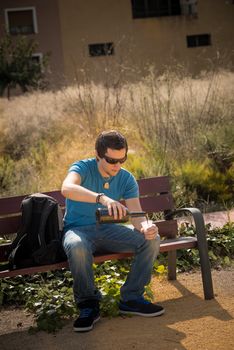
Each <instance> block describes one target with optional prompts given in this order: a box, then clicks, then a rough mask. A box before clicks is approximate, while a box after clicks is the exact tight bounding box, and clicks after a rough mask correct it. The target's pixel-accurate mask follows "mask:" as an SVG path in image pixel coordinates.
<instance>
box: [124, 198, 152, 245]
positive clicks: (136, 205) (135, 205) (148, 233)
mask: <svg viewBox="0 0 234 350" xmlns="http://www.w3.org/2000/svg"><path fill="white" fill-rule="evenodd" d="M125 203H126V206H127V208H128V210H129V211H142V208H141V203H140V200H139V198H130V199H126V200H125ZM145 221H147V218H146V217H145V216H142V217H138V218H132V219H131V222H132V224H133V226H134V227H135V228H136V229H137V230H138V231H140V232H142V233H143V234H144V235H145V239H155V237H156V236H157V234H158V228H157V226H156V225H155V224H151V225H149V226H148V228H146V229H145V228H143V227H142V225H141V224H142V222H145Z"/></svg>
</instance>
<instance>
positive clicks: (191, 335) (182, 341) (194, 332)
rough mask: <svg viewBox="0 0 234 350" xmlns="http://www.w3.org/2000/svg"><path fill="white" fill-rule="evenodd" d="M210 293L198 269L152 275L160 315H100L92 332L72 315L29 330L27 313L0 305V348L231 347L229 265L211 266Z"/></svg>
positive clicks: (232, 277)
mask: <svg viewBox="0 0 234 350" xmlns="http://www.w3.org/2000/svg"><path fill="white" fill-rule="evenodd" d="M212 275H213V281H214V291H215V299H213V300H209V301H205V300H204V299H203V290H202V284H201V275H200V273H199V272H196V273H192V274H187V273H186V274H179V275H178V279H177V281H173V282H168V281H167V280H158V279H157V278H154V279H153V290H154V295H155V301H157V302H160V303H161V304H162V305H163V306H164V307H165V310H166V312H165V314H164V315H163V316H160V317H154V318H144V317H139V316H135V317H124V318H123V317H117V318H112V319H108V318H102V319H101V321H100V322H98V323H97V324H96V325H95V328H94V330H93V331H92V332H88V333H83V334H80V333H75V332H73V330H72V320H71V321H68V322H67V324H66V325H65V326H64V328H63V329H62V330H60V331H59V332H57V333H56V334H48V333H45V332H38V333H36V334H33V335H30V334H29V333H28V331H27V329H28V327H29V326H30V325H31V324H32V323H33V318H32V316H31V315H27V314H26V312H25V311H22V310H15V309H4V310H1V314H0V349H1V350H16V349H17V350H18V349H24V350H39V349H43V350H64V349H69V350H73V349H76V350H99V349H100V350H125V349H135V350H136V349H139V350H140V349H141V350H142V349H144V347H145V348H147V349H148V350H151V349H158V350H182V349H183V350H184V349H186V350H233V349H234V320H233V317H234V269H233V268H230V269H227V270H221V271H213V272H212Z"/></svg>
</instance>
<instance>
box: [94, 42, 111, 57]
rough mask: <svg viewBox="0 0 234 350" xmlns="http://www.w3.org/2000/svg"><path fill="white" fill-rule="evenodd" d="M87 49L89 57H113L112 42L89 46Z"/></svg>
mask: <svg viewBox="0 0 234 350" xmlns="http://www.w3.org/2000/svg"><path fill="white" fill-rule="evenodd" d="M88 47H89V56H90V57H100V56H112V55H114V44H113V42H108V43H95V44H89V46H88Z"/></svg>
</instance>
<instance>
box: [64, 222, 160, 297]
mask: <svg viewBox="0 0 234 350" xmlns="http://www.w3.org/2000/svg"><path fill="white" fill-rule="evenodd" d="M63 246H64V250H65V252H66V254H67V257H68V262H69V266H70V270H71V273H72V276H73V280H74V281H73V291H74V298H75V302H76V304H79V303H81V302H83V301H85V300H88V299H96V300H101V293H100V292H99V291H98V289H97V288H96V287H95V284H94V275H93V269H92V263H93V254H94V253H95V252H98V251H103V250H104V251H106V252H133V253H134V258H133V261H132V264H131V268H130V271H129V274H128V276H127V279H126V281H125V283H124V285H123V286H122V287H121V289H120V296H121V300H122V301H128V300H133V299H136V298H138V297H140V296H142V295H143V293H144V290H145V286H146V285H147V284H148V283H149V282H150V280H151V273H152V267H153V264H154V261H155V259H156V257H157V255H158V252H159V246H160V237H159V236H157V237H156V239H153V240H146V239H145V237H144V235H143V234H142V233H141V232H139V231H138V230H136V229H133V228H129V227H127V226H123V225H118V224H102V225H88V226H79V227H76V228H72V229H69V230H68V231H67V232H66V233H65V235H64V238H63Z"/></svg>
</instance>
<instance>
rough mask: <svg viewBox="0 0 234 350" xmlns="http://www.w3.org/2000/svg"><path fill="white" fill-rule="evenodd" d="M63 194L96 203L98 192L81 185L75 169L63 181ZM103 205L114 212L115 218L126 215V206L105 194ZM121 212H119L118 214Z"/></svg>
mask: <svg viewBox="0 0 234 350" xmlns="http://www.w3.org/2000/svg"><path fill="white" fill-rule="evenodd" d="M61 192H62V195H63V196H64V197H66V198H68V199H72V200H73V201H79V202H86V203H96V199H97V196H98V194H99V193H98V192H93V191H90V190H88V189H87V188H85V187H83V186H81V177H80V175H79V174H78V173H76V172H75V171H71V172H70V173H68V175H67V176H66V178H65V180H64V181H63V184H62V188H61ZM99 202H100V203H101V204H102V205H104V206H106V207H107V208H108V211H109V214H110V215H112V214H114V217H115V219H117V218H118V217H119V218H121V217H122V216H124V215H126V208H125V207H124V206H123V205H122V204H121V203H119V202H118V201H114V200H113V199H111V198H109V197H107V196H105V195H103V196H101V197H100V201H99ZM118 213H119V214H118Z"/></svg>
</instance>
